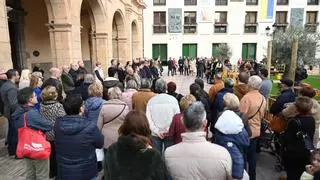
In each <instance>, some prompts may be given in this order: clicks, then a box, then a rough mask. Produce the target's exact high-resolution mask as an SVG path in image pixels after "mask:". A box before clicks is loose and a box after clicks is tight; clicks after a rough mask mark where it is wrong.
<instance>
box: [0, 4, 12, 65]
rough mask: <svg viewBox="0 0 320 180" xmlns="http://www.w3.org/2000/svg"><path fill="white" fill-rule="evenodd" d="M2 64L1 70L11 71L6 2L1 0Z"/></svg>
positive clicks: (0, 55) (0, 54) (0, 48)
mask: <svg viewBox="0 0 320 180" xmlns="http://www.w3.org/2000/svg"><path fill="white" fill-rule="evenodd" d="M0 34H1V36H0V64H1V68H4V69H9V68H11V67H12V61H11V47H10V39H9V29H8V17H7V8H6V1H5V0H0Z"/></svg>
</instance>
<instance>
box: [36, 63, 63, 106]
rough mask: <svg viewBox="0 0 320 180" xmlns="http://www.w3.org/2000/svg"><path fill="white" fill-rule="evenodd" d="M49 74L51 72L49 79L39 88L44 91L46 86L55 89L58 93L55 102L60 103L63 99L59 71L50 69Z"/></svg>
mask: <svg viewBox="0 0 320 180" xmlns="http://www.w3.org/2000/svg"><path fill="white" fill-rule="evenodd" d="M50 72H51V77H50V78H49V79H47V80H45V81H44V83H43V84H42V86H41V89H44V88H45V87H47V86H54V87H56V89H57V91H58V98H57V100H58V101H60V102H62V100H63V97H62V83H61V81H60V77H61V71H60V69H59V68H55V67H53V68H51V69H50Z"/></svg>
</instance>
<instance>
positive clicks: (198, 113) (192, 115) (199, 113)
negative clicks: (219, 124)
mask: <svg viewBox="0 0 320 180" xmlns="http://www.w3.org/2000/svg"><path fill="white" fill-rule="evenodd" d="M205 120H206V111H205V109H204V105H203V104H202V102H200V101H196V102H194V103H192V104H191V105H190V106H189V107H188V108H187V109H186V110H185V111H184V113H183V122H184V125H185V126H186V129H188V131H191V132H195V131H199V130H200V128H201V127H202V124H203V121H205Z"/></svg>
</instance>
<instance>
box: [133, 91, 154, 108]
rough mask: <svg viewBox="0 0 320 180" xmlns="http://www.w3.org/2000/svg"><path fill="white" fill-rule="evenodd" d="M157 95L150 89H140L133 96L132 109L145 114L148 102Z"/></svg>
mask: <svg viewBox="0 0 320 180" xmlns="http://www.w3.org/2000/svg"><path fill="white" fill-rule="evenodd" d="M155 95H157V94H155V93H154V92H152V91H151V90H150V89H140V90H139V91H138V92H136V93H134V94H133V96H132V108H133V109H134V110H137V111H142V112H144V113H145V112H146V109H147V104H148V101H149V100H150V99H151V98H152V97H153V96H155Z"/></svg>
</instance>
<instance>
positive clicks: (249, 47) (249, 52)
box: [242, 43, 257, 60]
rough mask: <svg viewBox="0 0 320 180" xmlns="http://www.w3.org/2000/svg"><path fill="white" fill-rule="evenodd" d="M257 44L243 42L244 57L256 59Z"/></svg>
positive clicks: (244, 58) (245, 58)
mask: <svg viewBox="0 0 320 180" xmlns="http://www.w3.org/2000/svg"><path fill="white" fill-rule="evenodd" d="M256 51H257V44H256V43H243V44H242V59H243V60H255V59H256Z"/></svg>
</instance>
